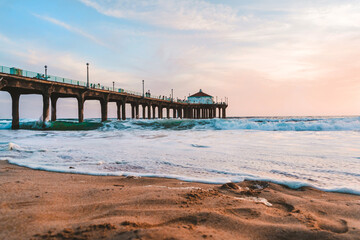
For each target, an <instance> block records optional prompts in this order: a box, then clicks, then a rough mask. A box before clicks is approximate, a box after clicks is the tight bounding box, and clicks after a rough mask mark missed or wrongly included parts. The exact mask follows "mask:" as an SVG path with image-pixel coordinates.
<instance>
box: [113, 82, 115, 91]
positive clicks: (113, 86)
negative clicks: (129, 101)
mask: <svg viewBox="0 0 360 240" xmlns="http://www.w3.org/2000/svg"><path fill="white" fill-rule="evenodd" d="M113 91H114V92H115V82H113Z"/></svg>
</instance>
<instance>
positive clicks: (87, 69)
mask: <svg viewBox="0 0 360 240" xmlns="http://www.w3.org/2000/svg"><path fill="white" fill-rule="evenodd" d="M86 72H87V74H86V87H87V88H89V86H90V84H89V63H86Z"/></svg>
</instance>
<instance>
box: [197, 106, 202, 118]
mask: <svg viewBox="0 0 360 240" xmlns="http://www.w3.org/2000/svg"><path fill="white" fill-rule="evenodd" d="M196 118H197V119H200V118H201V108H198V109H197V116H196Z"/></svg>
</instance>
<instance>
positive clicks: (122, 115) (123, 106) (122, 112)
mask: <svg viewBox="0 0 360 240" xmlns="http://www.w3.org/2000/svg"><path fill="white" fill-rule="evenodd" d="M125 110H126V102H125V101H124V102H122V104H121V117H122V120H126V111H125Z"/></svg>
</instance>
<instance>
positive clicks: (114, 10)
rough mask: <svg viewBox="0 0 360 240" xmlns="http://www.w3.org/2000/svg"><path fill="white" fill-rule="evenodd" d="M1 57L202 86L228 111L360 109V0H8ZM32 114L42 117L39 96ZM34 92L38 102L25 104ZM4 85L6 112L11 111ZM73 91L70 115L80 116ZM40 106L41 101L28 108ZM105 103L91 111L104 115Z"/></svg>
mask: <svg viewBox="0 0 360 240" xmlns="http://www.w3.org/2000/svg"><path fill="white" fill-rule="evenodd" d="M0 7H1V8H2V9H3V12H4V14H2V15H1V16H0V22H2V23H6V24H5V25H2V27H1V28H0V46H1V47H0V65H5V66H9V67H12V66H16V67H19V68H23V69H28V70H32V71H37V72H42V71H43V66H44V65H48V66H49V74H54V75H58V76H63V77H68V78H73V79H78V80H85V79H86V65H85V63H86V62H90V70H91V78H90V79H91V81H92V82H94V83H98V82H99V83H102V84H104V85H108V86H111V85H112V81H115V82H116V86H117V87H122V88H125V89H129V90H135V91H141V80H142V79H144V80H145V84H146V90H147V89H150V90H151V92H152V93H153V94H156V95H169V94H170V91H171V90H170V89H172V88H173V89H174V92H175V96H177V97H179V98H184V97H185V96H188V95H189V93H195V92H197V91H198V90H199V89H200V88H201V89H203V91H204V92H206V93H208V94H210V95H213V96H214V97H215V96H218V99H219V100H220V99H224V97H225V96H227V97H228V98H229V108H228V116H249V115H251V116H255V115H257V116H265V115H359V112H360V77H359V71H360V57H359V56H360V44H359V43H360V2H359V1H347V0H344V1H340V0H329V1H307V0H304V1H295V0H293V1H291V0H289V1H285V0H278V1H275V0H274V1H267V0H260V1H250V0H246V1H245V0H221V1H220V0H211V1H205V0H146V1H145V0H139V1H131V0H107V1H101V0H80V1H70V0H54V1H40V0H35V1H31V3H30V1H29V2H27V1H21V2H14V1H1V2H0ZM22 99H23V101H22V106H23V107H22V110H21V112H22V117H30V118H33V117H39V116H37V115H36V114H38V113H37V112H36V114H35V113H34V111H32V110H30V109H31V108H35V107H36V108H39V113H40V112H41V101H40V99H39V98H37V97H25V98H22ZM24 101H26V102H24ZM9 102H10V97H9V95H8V94H7V93H4V92H1V93H0V118H7V117H10V106H9ZM73 103H75V101H74V100H62V101H61V102H60V105H59V109H61V110H60V111H61V114H60V117H76V107H77V106H76V104H73ZM28 106H32V107H28ZM97 111H98V106H97V104H96V103H91V104H88V107H87V109H85V115H87V116H98V113H97Z"/></svg>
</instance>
